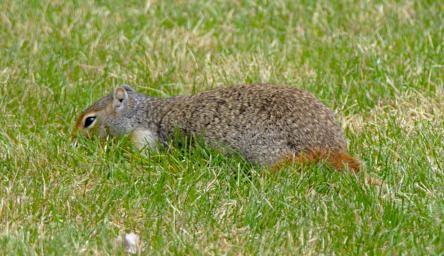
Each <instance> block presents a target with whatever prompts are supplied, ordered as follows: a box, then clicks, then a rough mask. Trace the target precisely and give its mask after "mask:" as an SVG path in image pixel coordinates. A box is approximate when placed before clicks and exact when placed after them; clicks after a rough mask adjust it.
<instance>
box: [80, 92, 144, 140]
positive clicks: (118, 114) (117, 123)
mask: <svg viewBox="0 0 444 256" xmlns="http://www.w3.org/2000/svg"><path fill="white" fill-rule="evenodd" d="M135 93H136V92H135V91H134V90H133V89H131V88H130V87H129V86H127V85H124V86H122V87H117V88H115V89H114V90H113V92H112V93H110V94H108V95H106V96H105V97H103V98H101V99H99V100H98V101H96V102H94V103H93V104H92V105H91V106H89V107H88V108H87V109H86V110H85V111H83V112H82V114H80V116H79V117H78V118H77V121H76V124H75V127H74V129H73V131H72V134H71V136H72V139H73V141H75V140H76V139H77V136H78V134H82V135H84V136H87V137H90V136H91V135H93V134H98V135H99V136H100V137H102V138H103V137H106V136H108V135H112V136H113V135H121V134H125V133H127V132H128V129H130V127H128V124H129V122H128V117H129V116H130V111H131V109H133V106H134V105H135V104H136V103H137V102H136V100H135V99H134V97H133V96H134V94H135Z"/></svg>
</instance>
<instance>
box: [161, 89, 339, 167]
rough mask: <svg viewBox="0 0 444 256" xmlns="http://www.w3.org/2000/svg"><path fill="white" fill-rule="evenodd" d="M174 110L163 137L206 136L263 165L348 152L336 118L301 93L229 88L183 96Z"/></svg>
mask: <svg viewBox="0 0 444 256" xmlns="http://www.w3.org/2000/svg"><path fill="white" fill-rule="evenodd" d="M169 105H170V110H169V111H168V112H167V113H166V115H165V116H164V117H163V119H162V124H161V132H163V133H165V134H166V135H167V136H168V134H169V133H170V132H171V131H173V130H174V128H180V130H181V131H182V132H184V133H186V134H197V135H199V134H203V136H204V138H205V140H206V141H207V142H208V143H209V144H212V145H216V146H217V145H223V146H229V147H231V148H234V149H236V150H238V151H240V152H241V153H242V154H243V155H244V156H245V157H246V158H247V159H248V160H250V161H252V162H256V163H259V164H264V165H273V164H275V163H278V162H280V161H282V160H283V159H288V157H290V156H294V157H296V156H300V155H301V154H306V155H307V154H315V153H311V152H318V153H316V154H319V152H336V153H337V152H345V150H346V141H345V139H344V135H343V133H342V129H341V128H340V126H339V125H338V124H337V123H336V121H335V116H334V113H333V112H332V111H331V110H330V109H329V108H327V107H326V106H325V105H323V104H322V103H321V102H320V101H319V100H317V99H316V98H315V97H314V96H312V95H311V94H310V93H308V92H306V91H303V90H300V89H297V88H291V87H281V86H273V85H245V86H237V87H227V88H221V89H215V90H210V91H207V92H202V93H199V94H197V95H194V96H190V97H179V98H177V99H175V100H173V101H171V102H170V103H169ZM169 135H171V134H169ZM324 155H325V154H324ZM332 155H333V154H332Z"/></svg>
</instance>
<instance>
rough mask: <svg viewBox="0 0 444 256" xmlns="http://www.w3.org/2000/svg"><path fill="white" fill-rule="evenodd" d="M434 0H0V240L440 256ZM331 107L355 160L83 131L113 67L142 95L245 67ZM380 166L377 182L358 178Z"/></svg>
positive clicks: (443, 130) (253, 75) (64, 251)
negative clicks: (276, 165)
mask: <svg viewBox="0 0 444 256" xmlns="http://www.w3.org/2000/svg"><path fill="white" fill-rule="evenodd" d="M443 13H444V4H443V3H442V2H440V1H413V0H404V1H403V0H401V1H388V0H382V1H362V2H360V3H359V2H357V1H317V2H316V1H281V0H276V1H259V2H257V3H256V2H253V1H209V2H206V1H190V2H188V1H155V0H154V1H133V0H127V1H117V0H113V1H80V0H79V1H69V2H68V1H62V0H55V1H36V0H34V1H14V0H3V1H0V83H1V86H0V117H1V118H0V254H2V255H5V254H8V255H16V254H18V255H36V254H38V255H43V254H45V255H78V254H82V255H107V254H121V255H125V254H126V252H125V250H124V248H120V247H116V246H115V245H114V239H115V238H116V237H117V236H118V235H119V234H120V233H121V232H126V233H130V232H134V233H136V234H138V235H139V236H140V240H141V248H140V249H141V251H140V253H141V254H150V255H157V254H162V255H164V254H166V255H169V254H179V255H190V254H197V255H200V254H202V255H220V254H227V255H255V254H267V255H294V254H296V255H298V254H299V255H300V254H302V255H319V254H329V255H330V254H336V255H363V254H364V255H365V254H368V255H387V254H388V255H401V254H406V255H420V254H422V255H443V254H444V224H443V223H444V157H443V156H444V16H443ZM265 82H267V83H275V84H282V85H289V86H294V87H298V88H304V89H306V90H308V91H310V92H312V93H313V94H314V95H316V96H317V97H318V98H319V99H321V101H322V102H324V103H325V104H326V105H327V106H329V107H331V108H332V109H334V111H335V112H336V113H337V116H338V120H339V121H340V122H341V124H342V126H343V127H344V129H345V132H346V136H347V139H348V142H349V149H350V152H351V153H352V154H353V155H354V156H356V157H358V158H359V159H361V160H362V163H363V164H364V166H365V168H364V170H363V171H362V172H361V173H359V174H358V175H352V174H350V173H339V172H336V171H334V170H332V169H331V168H329V167H328V166H326V165H322V164H320V165H316V166H307V167H304V168H302V169H301V168H299V167H298V166H290V167H288V168H285V169H284V170H282V171H280V172H278V173H274V174H273V173H271V172H270V170H267V169H258V168H254V167H252V166H251V165H250V164H248V163H246V162H245V161H243V160H242V159H240V158H232V157H227V156H224V155H221V154H220V153H218V152H217V151H216V150H214V149H211V148H208V147H205V146H199V147H195V148H188V149H187V148H185V149H175V148H169V149H165V150H162V151H160V152H139V151H137V150H136V149H135V148H134V147H133V146H132V145H131V144H130V143H129V142H128V140H127V139H126V138H121V139H116V140H111V141H107V142H100V141H99V140H97V139H96V140H91V141H86V140H83V141H81V143H80V145H79V146H78V147H74V146H73V145H72V144H71V141H70V132H71V129H72V127H73V125H74V122H75V119H76V116H77V115H78V114H79V113H80V112H81V111H82V110H83V109H85V108H86V107H87V106H88V105H89V104H91V103H92V102H93V101H94V100H96V99H98V98H99V97H101V96H103V95H105V94H107V93H109V92H110V91H111V90H112V88H114V87H116V86H119V85H121V84H123V83H127V84H129V85H131V86H132V87H133V88H135V89H137V90H138V91H139V92H143V93H145V94H148V95H151V96H159V97H168V96H172V95H181V94H182V95H189V94H193V93H196V92H200V91H204V90H207V89H209V88H214V87H219V86H228V85H236V84H245V83H247V84H250V83H265ZM367 177H374V178H376V179H379V180H380V181H382V182H381V184H380V185H372V184H369V183H368V182H367V180H368V179H367Z"/></svg>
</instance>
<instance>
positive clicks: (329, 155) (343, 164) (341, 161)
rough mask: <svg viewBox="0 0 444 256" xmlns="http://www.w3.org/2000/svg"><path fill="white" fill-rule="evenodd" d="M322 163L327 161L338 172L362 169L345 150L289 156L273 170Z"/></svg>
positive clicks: (275, 165)
mask: <svg viewBox="0 0 444 256" xmlns="http://www.w3.org/2000/svg"><path fill="white" fill-rule="evenodd" d="M320 161H326V162H327V163H329V164H330V165H331V166H333V167H334V168H335V169H336V170H338V171H341V170H344V169H345V168H347V167H348V168H349V169H350V170H352V171H354V172H358V171H359V169H360V168H361V164H360V163H359V161H358V160H356V159H355V158H353V157H352V156H351V155H350V154H349V153H347V152H346V151H344V150H338V151H331V150H311V151H308V152H304V153H301V154H299V155H297V156H294V155H289V156H286V157H284V158H283V159H282V160H280V161H278V162H276V163H275V164H274V165H273V166H272V170H273V171H277V170H279V169H281V168H282V167H284V166H287V165H289V164H291V163H299V164H315V163H318V162H320Z"/></svg>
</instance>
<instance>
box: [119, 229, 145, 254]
mask: <svg viewBox="0 0 444 256" xmlns="http://www.w3.org/2000/svg"><path fill="white" fill-rule="evenodd" d="M122 238H124V239H122ZM122 240H123V241H122ZM122 242H123V244H124V245H125V247H126V251H127V252H128V253H130V254H136V253H137V252H138V251H139V249H140V238H139V236H138V235H137V234H135V233H133V232H131V233H129V234H125V235H123V234H121V235H119V236H118V237H117V238H116V240H115V244H116V245H117V246H121V245H122Z"/></svg>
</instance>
